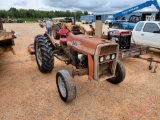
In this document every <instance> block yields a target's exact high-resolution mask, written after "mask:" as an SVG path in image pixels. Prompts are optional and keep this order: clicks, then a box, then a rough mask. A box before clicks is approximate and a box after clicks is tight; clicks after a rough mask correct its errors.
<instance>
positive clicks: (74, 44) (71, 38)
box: [67, 32, 117, 55]
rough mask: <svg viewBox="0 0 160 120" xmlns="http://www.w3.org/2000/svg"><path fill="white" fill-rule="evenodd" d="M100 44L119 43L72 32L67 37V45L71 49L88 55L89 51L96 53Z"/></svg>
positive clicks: (92, 53)
mask: <svg viewBox="0 0 160 120" xmlns="http://www.w3.org/2000/svg"><path fill="white" fill-rule="evenodd" d="M99 44H106V46H110V45H117V43H114V42H112V41H109V40H105V39H100V38H97V37H93V36H89V35H86V34H79V35H74V34H73V33H71V32H70V33H69V34H68V37H67V45H68V46H69V47H70V48H71V49H74V50H76V51H78V52H81V53H83V54H86V55H87V54H88V53H89V54H91V55H94V53H95V51H96V49H97V46H98V45H99Z"/></svg>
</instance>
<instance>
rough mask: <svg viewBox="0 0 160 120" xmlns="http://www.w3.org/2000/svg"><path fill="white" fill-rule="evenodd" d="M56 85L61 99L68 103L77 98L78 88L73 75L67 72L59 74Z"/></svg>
mask: <svg viewBox="0 0 160 120" xmlns="http://www.w3.org/2000/svg"><path fill="white" fill-rule="evenodd" d="M56 84H57V88H58V92H59V95H60V97H61V99H62V100H63V101H64V102H66V103H68V102H72V101H73V100H74V99H75V97H76V86H75V81H74V79H73V77H72V75H71V74H70V73H69V72H68V71H67V70H65V69H64V70H61V71H59V72H57V75H56Z"/></svg>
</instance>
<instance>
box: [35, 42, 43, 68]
mask: <svg viewBox="0 0 160 120" xmlns="http://www.w3.org/2000/svg"><path fill="white" fill-rule="evenodd" d="M36 57H37V61H38V64H39V65H40V66H42V54H41V49H40V47H39V45H38V44H36Z"/></svg>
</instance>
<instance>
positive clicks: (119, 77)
mask: <svg viewBox="0 0 160 120" xmlns="http://www.w3.org/2000/svg"><path fill="white" fill-rule="evenodd" d="M125 76H126V71H125V68H124V66H123V65H122V63H121V62H120V61H119V60H118V61H117V65H116V71H115V77H113V78H111V79H108V81H109V82H110V83H113V84H118V83H120V82H122V81H123V80H124V78H125Z"/></svg>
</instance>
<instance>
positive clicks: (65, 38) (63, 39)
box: [58, 29, 69, 42]
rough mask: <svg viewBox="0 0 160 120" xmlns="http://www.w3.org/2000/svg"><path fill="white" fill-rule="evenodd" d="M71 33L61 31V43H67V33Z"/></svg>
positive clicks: (64, 30) (65, 30)
mask: <svg viewBox="0 0 160 120" xmlns="http://www.w3.org/2000/svg"><path fill="white" fill-rule="evenodd" d="M68 32H69V31H68V30H67V29H60V30H59V32H58V34H59V35H60V42H66V41H67V33H68Z"/></svg>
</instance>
